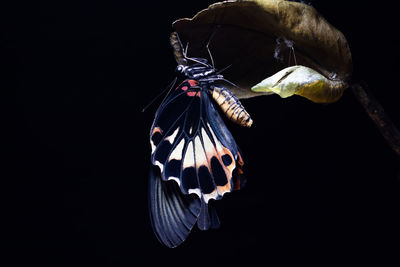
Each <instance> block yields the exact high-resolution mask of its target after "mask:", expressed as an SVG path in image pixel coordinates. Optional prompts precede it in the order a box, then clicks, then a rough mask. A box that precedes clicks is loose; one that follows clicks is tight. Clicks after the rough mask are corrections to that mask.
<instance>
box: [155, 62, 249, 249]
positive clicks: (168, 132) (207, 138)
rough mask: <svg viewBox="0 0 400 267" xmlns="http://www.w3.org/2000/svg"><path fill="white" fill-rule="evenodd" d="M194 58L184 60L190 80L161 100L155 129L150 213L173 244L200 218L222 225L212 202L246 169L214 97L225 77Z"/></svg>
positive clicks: (202, 223) (205, 224) (203, 225)
mask: <svg viewBox="0 0 400 267" xmlns="http://www.w3.org/2000/svg"><path fill="white" fill-rule="evenodd" d="M191 60H192V61H194V62H195V63H194V64H192V65H178V67H177V72H179V73H180V74H182V75H183V76H184V78H185V80H184V81H183V82H182V83H181V84H180V85H179V86H178V87H176V89H175V90H173V91H172V92H171V93H170V95H169V96H168V97H167V98H166V100H165V101H164V102H163V103H162V104H161V106H160V107H159V109H158V111H157V113H156V116H155V119H154V122H153V125H152V128H151V131H150V143H151V147H152V154H151V162H152V167H151V170H150V186H149V189H150V190H149V200H150V201H149V208H150V215H151V216H150V217H151V221H152V226H153V230H154V232H155V234H156V236H157V237H158V239H159V240H160V241H161V242H162V243H164V244H165V245H167V246H168V247H175V246H177V245H179V244H180V243H182V242H183V241H184V240H185V239H186V237H187V236H188V234H189V233H190V231H191V230H192V227H193V226H194V224H196V222H197V225H198V227H199V228H200V229H201V230H207V229H209V228H217V227H219V219H218V216H217V215H216V212H215V210H214V208H213V207H212V205H210V201H211V200H219V199H221V198H222V197H223V195H224V194H225V193H227V192H231V191H232V190H234V189H239V188H240V183H241V174H242V173H243V172H242V167H243V160H242V156H241V154H240V151H239V148H238V146H237V145H236V142H235V140H234V139H233V137H232V135H231V134H230V132H229V130H228V129H227V128H226V126H225V124H224V122H223V120H222V118H221V117H220V115H219V113H218V111H217V110H216V108H215V104H214V103H213V100H212V99H213V92H214V91H215V90H216V89H215V88H224V87H222V86H220V85H219V84H218V83H219V82H221V81H224V80H225V79H224V78H223V76H222V75H221V74H219V73H218V72H217V71H216V69H215V68H214V67H213V66H211V65H209V64H208V62H207V60H205V59H201V58H192V59H191ZM223 90H228V89H222V91H223ZM218 92H220V95H222V93H221V89H219V90H218ZM214 95H215V93H214ZM228 97H230V101H231V102H232V101H233V102H234V100H235V99H236V98H233V95H232V96H231V95H229V94H228ZM237 102H238V101H237ZM235 103H236V102H235ZM239 105H240V102H239ZM239 105H238V104H236V106H235V107H236V109H238V107H239ZM240 106H241V105H240ZM242 113H243V112H242ZM246 113H247V112H246Z"/></svg>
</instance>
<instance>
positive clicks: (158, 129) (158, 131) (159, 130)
mask: <svg viewBox="0 0 400 267" xmlns="http://www.w3.org/2000/svg"><path fill="white" fill-rule="evenodd" d="M162 132H163V131H162V130H161V128H160V127H154V129H153V133H152V134H151V135H154V134H155V133H160V134H162Z"/></svg>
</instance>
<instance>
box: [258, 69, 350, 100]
mask: <svg viewBox="0 0 400 267" xmlns="http://www.w3.org/2000/svg"><path fill="white" fill-rule="evenodd" d="M346 87H347V84H346V83H344V82H343V81H340V80H336V81H335V80H329V79H327V78H326V77H325V76H323V75H322V74H320V73H318V72H317V71H315V70H313V69H311V68H308V67H305V66H299V65H296V66H291V67H288V68H285V69H283V70H281V71H278V72H277V73H276V74H274V75H272V76H270V77H268V78H266V79H265V80H263V81H262V82H260V83H258V84H257V85H255V86H253V87H252V88H251V90H252V91H253V92H263V93H275V94H278V95H279V96H281V97H282V98H286V97H289V96H292V95H300V96H303V97H305V98H307V99H309V100H311V101H313V102H316V103H331V102H335V101H337V100H338V99H340V97H341V96H342V94H343V91H344V89H345V88H346Z"/></svg>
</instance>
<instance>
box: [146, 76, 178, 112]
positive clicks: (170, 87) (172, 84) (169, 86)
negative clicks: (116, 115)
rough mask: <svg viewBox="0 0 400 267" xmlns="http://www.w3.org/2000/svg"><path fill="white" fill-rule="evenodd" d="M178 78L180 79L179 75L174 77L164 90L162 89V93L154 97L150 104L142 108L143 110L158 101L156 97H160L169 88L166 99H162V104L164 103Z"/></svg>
mask: <svg viewBox="0 0 400 267" xmlns="http://www.w3.org/2000/svg"><path fill="white" fill-rule="evenodd" d="M177 79H178V77H175V79H174V80H173V81H172V82H171V83H170V84H169V85H168V86H167V87H166V88H165V89H164V90H162V92H161V93H159V94H158V95H157V96H156V97H154V98H153V100H151V101H150V103H148V104H147V105H146V106H145V107H144V108H143V109H142V112H145V111H146V109H147V108H148V107H150V106H151V104H153V103H154V101H156V99H158V98H159V97H160V96H162V94H164V93H165V91H167V90H168V89H169V90H168V93H167V94H166V95H165V97H164V99H163V100H162V101H161V104H162V103H164V100H165V99H166V98H167V96H168V95H169V93H170V92H171V89H172V88H173V87H174V85H175V83H176V80H177ZM161 104H160V105H161Z"/></svg>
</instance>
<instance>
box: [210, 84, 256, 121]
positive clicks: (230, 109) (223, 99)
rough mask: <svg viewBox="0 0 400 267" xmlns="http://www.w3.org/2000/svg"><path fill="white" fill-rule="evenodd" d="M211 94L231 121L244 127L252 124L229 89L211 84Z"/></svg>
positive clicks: (247, 114)
mask: <svg viewBox="0 0 400 267" xmlns="http://www.w3.org/2000/svg"><path fill="white" fill-rule="evenodd" d="M211 94H212V97H213V99H214V100H215V102H217V104H218V105H219V106H220V107H221V109H222V111H223V112H224V113H225V115H226V116H227V117H228V118H229V119H230V120H231V121H233V122H234V123H237V124H239V125H241V126H245V127H250V126H251V125H252V124H253V120H252V119H251V118H250V115H249V113H248V112H247V111H246V110H245V109H244V107H243V105H242V103H240V101H239V99H237V98H236V97H235V96H234V95H233V94H232V92H231V91H229V90H228V89H226V88H224V87H217V86H212V87H211Z"/></svg>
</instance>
